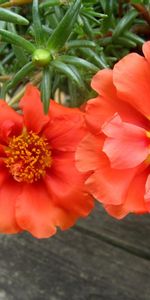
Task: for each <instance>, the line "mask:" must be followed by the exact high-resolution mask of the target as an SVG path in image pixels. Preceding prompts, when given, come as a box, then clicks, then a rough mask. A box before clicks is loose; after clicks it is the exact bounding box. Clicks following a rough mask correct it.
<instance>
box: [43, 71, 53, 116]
mask: <svg viewBox="0 0 150 300" xmlns="http://www.w3.org/2000/svg"><path fill="white" fill-rule="evenodd" d="M41 95H42V102H43V106H44V112H45V113H46V114H47V113H48V111H49V105H50V96H51V71H50V68H49V67H46V68H44V70H43V78H42V82H41Z"/></svg>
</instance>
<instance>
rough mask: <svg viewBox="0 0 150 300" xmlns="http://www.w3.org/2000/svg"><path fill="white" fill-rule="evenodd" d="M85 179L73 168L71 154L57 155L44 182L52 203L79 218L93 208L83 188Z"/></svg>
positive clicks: (89, 197) (92, 201)
mask: <svg viewBox="0 0 150 300" xmlns="http://www.w3.org/2000/svg"><path fill="white" fill-rule="evenodd" d="M86 178H87V175H82V174H81V173H79V172H78V171H77V169H76V168H75V162H74V155H73V154H72V153H68V154H63V153H59V154H58V155H56V156H55V158H54V160H53V164H52V167H51V169H50V171H49V172H48V174H47V176H45V178H44V181H45V184H46V187H47V189H48V191H49V194H50V195H51V197H52V198H53V201H54V203H55V204H56V205H57V206H59V207H62V208H63V209H64V210H65V211H67V212H71V213H73V214H74V215H75V216H76V218H79V217H80V216H86V215H88V214H89V212H90V211H91V210H92V208H93V206H94V200H93V198H92V197H91V196H90V195H89V194H88V193H87V191H86V190H85V187H84V181H85V179H86Z"/></svg>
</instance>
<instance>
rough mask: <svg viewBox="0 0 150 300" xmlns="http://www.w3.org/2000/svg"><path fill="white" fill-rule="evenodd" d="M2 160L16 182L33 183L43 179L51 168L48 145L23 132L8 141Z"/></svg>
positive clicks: (30, 133) (41, 139) (46, 142)
mask: <svg viewBox="0 0 150 300" xmlns="http://www.w3.org/2000/svg"><path fill="white" fill-rule="evenodd" d="M5 153H6V155H7V158H6V159H4V161H5V163H6V166H7V167H8V168H9V171H10V173H11V174H12V176H13V177H14V179H15V180H17V181H18V182H28V183H33V182H34V181H37V180H39V179H40V178H41V177H44V176H45V174H46V168H50V167H51V163H52V158H51V151H50V145H49V144H48V141H47V139H46V138H43V137H40V136H38V135H37V134H35V133H33V132H29V133H28V132H24V133H22V134H21V135H19V136H17V137H16V136H13V137H12V138H11V139H10V142H9V144H8V147H7V148H6V150H5Z"/></svg>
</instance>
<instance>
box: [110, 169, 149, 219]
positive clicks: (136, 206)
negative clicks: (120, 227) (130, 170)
mask: <svg viewBox="0 0 150 300" xmlns="http://www.w3.org/2000/svg"><path fill="white" fill-rule="evenodd" d="M148 172H149V171H148V170H144V171H143V172H142V173H140V174H137V175H136V176H135V177H134V179H133V180H132V182H131V184H130V186H129V188H128V192H127V195H126V199H125V201H124V203H123V204H122V205H118V206H115V205H106V206H105V209H106V210H107V212H108V213H109V214H110V215H111V216H113V217H115V218H117V219H121V218H123V217H125V216H126V215H127V214H129V213H138V214H140V213H147V212H148V211H149V210H148V205H147V203H146V201H145V199H144V194H145V184H146V180H147V176H148Z"/></svg>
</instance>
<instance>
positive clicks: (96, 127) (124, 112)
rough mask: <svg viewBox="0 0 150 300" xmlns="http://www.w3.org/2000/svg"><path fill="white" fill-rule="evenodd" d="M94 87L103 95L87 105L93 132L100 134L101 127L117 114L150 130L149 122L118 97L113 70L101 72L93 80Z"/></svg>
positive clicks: (87, 116) (88, 119) (88, 118)
mask: <svg viewBox="0 0 150 300" xmlns="http://www.w3.org/2000/svg"><path fill="white" fill-rule="evenodd" d="M92 87H93V88H94V89H96V91H97V92H98V93H99V95H101V96H98V97H97V98H95V99H91V100H89V101H88V102H87V105H86V121H87V124H88V125H89V126H90V130H91V131H92V132H95V133H97V132H99V131H100V127H101V125H102V124H103V123H104V122H105V121H107V120H108V119H109V118H111V117H112V116H113V115H114V113H116V112H118V113H119V115H120V116H121V118H122V119H123V121H126V122H131V123H133V124H136V125H139V126H142V127H145V128H149V123H148V120H147V119H146V118H145V117H144V116H142V114H140V113H139V112H138V111H137V110H135V109H134V108H133V107H132V106H131V105H130V104H129V103H127V102H125V101H122V100H121V99H119V97H118V96H117V91H116V88H115V86H114V84H113V71H112V70H107V69H106V70H101V71H99V72H98V73H97V74H96V75H95V76H94V77H93V79H92Z"/></svg>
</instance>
